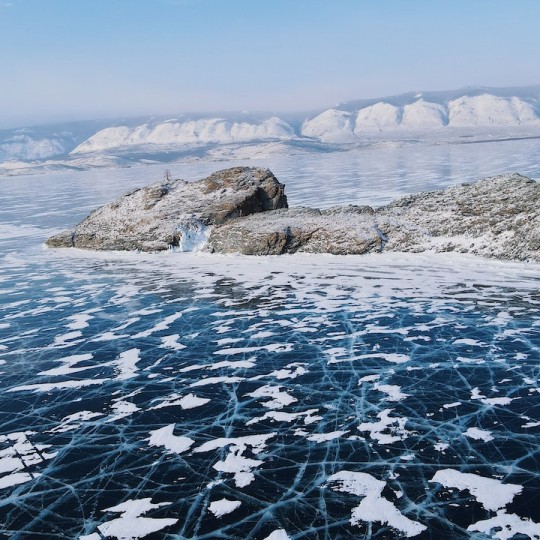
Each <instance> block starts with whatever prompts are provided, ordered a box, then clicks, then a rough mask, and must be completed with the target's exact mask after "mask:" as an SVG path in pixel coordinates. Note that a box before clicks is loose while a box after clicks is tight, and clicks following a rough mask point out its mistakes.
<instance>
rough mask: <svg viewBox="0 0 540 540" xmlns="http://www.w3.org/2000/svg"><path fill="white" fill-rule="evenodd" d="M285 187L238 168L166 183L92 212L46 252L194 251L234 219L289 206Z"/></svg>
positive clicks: (262, 174)
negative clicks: (210, 233)
mask: <svg viewBox="0 0 540 540" xmlns="http://www.w3.org/2000/svg"><path fill="white" fill-rule="evenodd" d="M284 187H285V186H283V184H280V183H279V182H278V181H277V179H276V178H275V176H274V175H273V174H272V173H271V172H270V171H269V170H268V169H257V168H249V167H236V168H232V169H226V170H223V171H218V172H216V173H214V174H212V175H211V176H209V177H208V178H205V179H203V180H200V181H198V182H184V181H183V180H169V179H165V180H164V181H163V182H160V183H157V184H152V185H150V186H147V187H145V188H141V189H136V190H134V191H131V192H129V193H127V194H126V195H123V196H122V197H120V198H119V199H117V200H116V201H115V202H113V203H110V204H107V205H105V206H102V207H101V208H98V209H97V210H95V211H94V212H92V213H91V214H90V215H89V216H88V217H87V218H86V219H84V220H83V221H82V222H81V223H79V225H77V226H76V227H75V229H73V230H68V231H64V232H63V233H60V234H58V235H56V236H53V237H51V238H49V239H48V240H47V245H48V246H49V247H77V248H85V249H101V250H141V251H163V250H167V249H171V248H177V249H179V250H193V249H197V248H198V247H199V246H200V245H201V243H203V242H204V240H205V239H206V237H207V235H208V230H207V229H208V228H209V227H211V226H213V225H219V224H220V223H223V222H225V221H227V220H229V219H233V218H235V217H240V216H246V215H249V214H251V213H253V212H265V211H268V210H274V209H277V208H284V207H286V206H287V197H286V196H285V195H284V193H283V191H284Z"/></svg>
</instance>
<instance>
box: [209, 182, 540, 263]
mask: <svg viewBox="0 0 540 540" xmlns="http://www.w3.org/2000/svg"><path fill="white" fill-rule="evenodd" d="M205 249H206V250H209V251H214V252H221V253H235V252H237V253H242V254H246V255H271V254H281V253H294V252H297V251H298V252H308V253H332V254H337V255H340V254H363V253H371V252H378V251H408V252H422V251H428V250H429V251H436V252H445V251H457V252H461V253H472V254H476V255H482V256H484V257H493V258H498V259H516V260H531V261H539V262H540V184H538V183H537V182H535V181H534V180H531V179H529V178H527V177H524V176H521V175H519V174H513V175H503V176H497V177H493V178H487V179H485V180H481V181H479V182H477V183H475V184H470V185H467V184H463V185H460V186H455V187H451V188H449V189H447V190H444V191H434V192H429V193H419V194H416V195H411V196H407V197H402V198H400V199H397V200H396V201H394V202H393V203H391V204H389V205H387V206H383V207H381V208H378V209H376V210H374V209H372V208H370V207H351V206H349V207H342V208H331V209H329V210H322V211H321V210H314V209H308V208H301V209H291V210H287V211H279V212H271V213H267V214H264V215H252V216H249V217H246V218H242V219H236V220H233V221H230V222H228V223H225V224H223V225H221V226H220V227H215V228H214V229H213V230H212V232H211V234H210V237H209V240H208V243H207V245H206V248H205Z"/></svg>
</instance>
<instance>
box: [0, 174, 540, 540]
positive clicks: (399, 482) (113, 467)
mask: <svg viewBox="0 0 540 540" xmlns="http://www.w3.org/2000/svg"><path fill="white" fill-rule="evenodd" d="M107 174H109V173H107ZM123 174H125V173H123ZM138 174H141V172H139V173H138ZM113 176H114V174H113ZM83 178H84V175H83ZM47 180H48V177H47V176H45V177H33V178H27V179H25V180H24V182H25V183H26V184H27V185H31V184H34V185H35V186H37V185H38V184H39V183H45V182H46V181H47ZM136 180H137V178H135V177H133V178H131V179H130V178H128V179H127V180H126V178H125V176H122V185H120V184H119V183H118V184H114V182H112V181H107V182H109V183H107V182H106V181H105V180H104V181H103V185H102V189H101V192H99V193H98V191H99V190H98V189H97V188H96V185H95V184H92V185H86V184H85V183H84V182H82V181H79V182H78V183H75V184H74V186H75V187H74V190H75V188H76V191H77V193H76V194H72V195H73V199H70V194H69V193H66V192H65V189H64V184H65V183H67V182H68V181H69V177H68V176H67V175H64V176H62V175H56V176H55V175H51V178H49V181H51V182H53V183H54V182H56V183H55V184H54V186H52V187H51V191H52V192H54V193H55V197H56V199H55V198H54V197H52V196H50V197H49V199H48V200H47V204H46V205H45V206H43V207H41V205H43V204H44V203H43V197H41V193H40V190H39V189H37V188H36V189H35V191H34V192H33V194H32V193H30V192H28V191H27V192H26V198H24V197H23V196H22V195H21V193H20V191H16V190H14V189H13V187H11V186H8V185H7V184H6V182H9V181H10V180H7V179H6V180H2V182H4V184H2V194H3V195H5V197H4V198H3V200H4V201H5V202H6V204H5V205H4V207H3V210H2V211H1V212H0V218H1V220H2V225H3V227H4V229H2V231H3V236H2V238H1V239H0V244H1V247H2V259H1V265H0V295H1V299H2V300H1V304H0V360H2V361H3V362H2V363H1V364H0V381H1V383H0V384H1V385H2V387H1V388H2V391H1V392H0V411H1V412H0V422H1V431H0V531H1V533H2V534H4V535H5V536H6V537H9V538H21V539H22V538H39V537H43V538H78V537H88V538H91V539H92V540H93V539H95V538H101V537H106V536H107V534H108V533H107V531H111V530H112V527H114V526H115V524H116V525H118V527H120V528H123V530H124V533H125V534H128V533H127V532H126V531H127V530H128V529H129V530H131V531H132V530H134V531H135V532H132V533H130V534H132V537H133V538H136V537H141V538H142V537H144V538H170V539H173V538H175V539H184V538H185V539H188V538H189V539H191V538H201V539H214V538H246V539H247V538H249V539H256V540H258V539H261V540H262V539H264V538H267V537H268V536H270V535H271V534H272V533H273V532H275V531H280V530H283V531H286V534H287V535H288V536H289V537H290V538H294V539H300V538H309V539H311V538H313V539H315V538H347V537H365V538H402V537H405V536H407V530H412V529H407V524H408V525H409V527H410V523H411V522H414V523H417V524H420V525H421V526H422V527H420V526H417V529H418V530H419V532H418V534H416V536H415V537H416V538H470V537H474V538H486V537H487V538H489V537H497V536H496V535H497V529H496V528H493V529H492V531H491V533H488V534H483V533H481V532H478V528H479V526H478V525H475V524H478V523H480V522H482V521H483V520H488V519H490V518H496V517H497V516H499V517H500V516H501V515H502V516H503V518H501V519H503V521H504V519H506V518H504V515H514V516H515V519H518V520H519V521H520V523H521V525H522V527H521V528H522V529H525V527H526V526H530V527H535V526H536V527H538V525H535V523H538V522H539V521H540V510H539V509H540V497H539V494H540V475H539V462H540V460H539V456H538V452H539V444H538V443H539V433H540V406H539V391H540V388H539V384H538V381H539V360H540V272H539V267H538V265H525V264H517V263H516V264H514V263H498V262H487V261H482V264H481V265H480V264H479V261H480V259H476V258H473V257H460V256H448V257H437V258H433V257H431V256H429V255H418V256H414V255H408V256H401V255H392V256H386V255H381V256H370V257H344V258H339V257H310V256H304V257H302V256H292V257H287V258H285V259H280V258H268V259H254V258H235V257H211V256H199V257H196V256H193V255H189V254H161V255H155V256H152V255H144V256H143V255H119V254H84V253H81V252H78V251H68V252H66V251H60V252H57V251H54V250H42V248H41V246H40V242H42V241H43V240H44V239H45V238H46V236H47V235H48V234H49V233H50V232H51V231H52V230H56V229H57V228H58V227H60V226H61V225H62V224H63V221H64V220H65V219H66V214H67V215H69V216H70V217H69V219H71V220H73V221H76V220H77V219H79V218H80V217H82V216H83V215H84V214H85V213H86V211H87V207H90V206H92V204H95V201H96V200H97V199H99V198H103V199H104V200H108V198H110V195H111V193H112V192H113V191H115V190H119V191H120V192H121V191H123V190H124V189H119V188H123V187H125V186H126V185H127V183H129V182H131V181H133V182H135V181H136ZM142 183H144V182H142ZM19 186H20V184H19ZM73 200H75V201H78V202H77V204H75V205H73V204H72V206H73V209H69V206H70V201H71V203H73ZM25 201H26V202H25ZM8 213H9V215H8ZM40 213H41V214H42V215H40ZM205 383H207V384H205ZM196 398H199V399H198V400H197V399H196ZM190 407H192V408H190ZM171 426H172V427H171ZM167 429H169V430H170V431H169V432H167V433H168V436H167V435H166V430H167ZM160 430H162V431H160ZM156 432H158V433H161V435H162V436H161V438H159V437H158V435H156ZM152 434H154V436H153V435H152ZM325 435H326V437H325ZM152 437H153V438H152ZM175 445H176V446H175ZM175 448H176V450H177V451H176V450H175ZM446 470H451V471H458V472H463V473H471V474H474V475H477V477H482V478H489V479H493V480H495V481H497V482H499V483H500V485H509V484H513V485H516V486H521V490H520V492H519V493H518V494H516V495H515V496H513V497H512V498H511V500H510V501H509V502H508V504H505V505H502V506H500V507H497V508H495V509H493V508H492V507H490V506H489V504H488V503H487V502H485V501H484V500H483V499H482V495H481V494H480V495H478V493H476V495H475V493H473V492H472V491H471V489H465V488H459V487H452V486H450V487H449V486H444V485H442V484H440V483H437V482H434V481H433V478H434V476H435V474H436V473H437V472H438V471H446ZM344 471H345V472H347V473H365V474H367V475H369V478H371V479H372V480H370V482H372V483H376V482H377V481H379V482H380V481H382V482H383V483H384V487H381V488H377V489H379V494H378V495H377V493H378V492H377V489H375V488H373V486H371V487H370V488H369V489H368V488H366V490H365V493H364V494H359V493H360V491H361V489H357V492H356V493H355V492H354V489H345V488H346V486H345V484H343V485H340V484H339V483H338V482H336V481H333V480H331V477H332V476H333V475H339V474H340V473H343V472H344ZM250 475H252V476H250ZM366 478H367V477H366ZM376 485H379V484H376ZM381 486H382V484H381ZM349 488H350V486H349ZM516 489H517V488H516ZM370 490H371V491H370ZM368 492H369V493H368ZM366 493H368V494H367V495H366ZM223 499H226V500H228V501H233V502H240V503H241V504H240V505H239V506H237V507H236V508H235V509H234V510H232V511H231V512H230V513H226V514H223V515H216V514H215V513H213V512H212V508H216V507H215V506H212V504H213V503H216V502H219V501H222V500H223ZM362 501H368V502H369V501H374V502H375V516H374V517H373V519H359V520H354V519H353V516H354V515H355V512H359V513H362V512H361V511H358V510H357V509H358V508H359V505H361V504H362ZM385 501H386V502H385ZM119 505H120V506H119ZM122 505H124V506H122ZM385 505H389V507H390V508H391V509H394V510H395V512H394V514H393V516H394V518H396V516H397V518H396V519H397V520H398V522H399V523H398V525H397V526H396V519H394V520H393V521H392V520H390V521H391V523H390V522H389V521H388V519H387V518H388V515H386V517H385V515H381V512H380V510H381V508H383V506H384V507H385V508H386V506H385ZM377 510H379V513H377ZM505 513H506V514H505ZM399 516H401V518H400V517H399ZM385 519H386V521H385ZM145 520H146V521H145ZM351 520H352V521H353V522H351ZM399 520H401V521H399ZM407 520H408V521H407ZM525 520H529V521H525ZM506 521H508V519H506ZM404 523H405V524H404ZM108 527H109V528H108ZM145 527H147V528H146V529H145ZM400 527H401V528H400ZM475 527H476V529H475ZM420 529H421V530H420ZM152 531H153V532H152ZM475 531H476V532H475ZM147 532H148V534H146V533H147ZM517 532H519V531H517ZM284 534H285V533H284ZM409 536H410V535H409ZM112 537H114V536H112Z"/></svg>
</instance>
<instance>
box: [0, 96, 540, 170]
mask: <svg viewBox="0 0 540 540" xmlns="http://www.w3.org/2000/svg"><path fill="white" fill-rule="evenodd" d="M523 136H527V137H530V136H534V137H540V85H539V86H533V87H526V88H483V87H475V88H465V89H461V90H453V91H447V92H411V93H408V94H401V95H398V96H390V97H386V98H380V99H365V100H358V101H352V102H348V103H342V104H340V105H337V106H335V107H333V108H330V109H327V110H319V111H314V112H311V113H302V112H298V113H290V114H286V115H284V114H279V115H276V114H268V113H254V114H251V113H247V112H239V113H226V114H198V115H197V114H182V115H180V116H177V117H174V118H165V117H163V118H130V119H122V120H118V119H117V120H110V121H107V120H103V121H85V122H72V123H70V124H62V125H53V126H40V127H32V128H19V129H12V130H2V131H0V174H21V173H22V172H28V170H31V169H35V170H37V169H43V170H45V169H46V170H51V169H57V168H65V167H77V168H90V167H97V166H99V167H102V166H114V165H130V164H134V163H144V162H149V161H150V162H155V161H161V162H167V161H175V160H179V159H186V158H192V157H196V158H205V159H218V158H219V159H238V158H239V157H242V158H243V159H246V158H249V157H251V156H253V157H254V156H258V157H260V155H266V154H268V153H273V154H275V153H279V152H282V153H297V152H319V151H333V150H336V149H339V150H343V149H347V148H351V147H356V146H358V145H366V144H373V143H377V144H380V143H381V142H384V141H391V142H392V144H396V143H397V144H405V141H407V142H408V143H410V142H412V141H415V142H433V141H435V142H438V143H441V142H460V141H461V140H463V137H466V138H467V140H468V141H471V140H493V138H515V137H523Z"/></svg>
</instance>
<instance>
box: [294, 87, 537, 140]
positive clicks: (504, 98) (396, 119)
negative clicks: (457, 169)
mask: <svg viewBox="0 0 540 540" xmlns="http://www.w3.org/2000/svg"><path fill="white" fill-rule="evenodd" d="M514 90H515V92H514V93H515V95H512V94H511V93H509V91H508V89H488V88H486V89H469V90H462V93H461V95H460V94H457V93H456V92H431V93H416V94H404V95H401V96H395V97H389V98H384V99H380V100H369V101H361V102H353V103H346V104H343V105H339V106H337V107H335V108H332V109H329V110H327V111H324V112H322V113H321V114H319V115H317V116H315V117H314V118H310V119H307V120H306V121H305V122H304V124H303V125H302V130H301V133H302V135H304V136H307V137H315V138H317V139H319V140H320V141H324V142H332V143H342V142H344V141H349V142H350V141H354V140H357V141H358V140H359V139H362V138H363V137H364V136H369V135H374V134H384V133H392V134H393V136H394V137H395V135H396V134H397V135H399V133H400V132H405V131H406V132H408V133H410V132H411V131H413V132H416V131H424V130H430V131H433V130H440V129H444V128H471V129H473V128H488V127H516V126H539V127H540V86H537V87H532V88H529V89H514Z"/></svg>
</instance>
